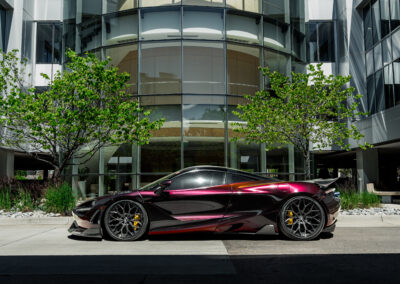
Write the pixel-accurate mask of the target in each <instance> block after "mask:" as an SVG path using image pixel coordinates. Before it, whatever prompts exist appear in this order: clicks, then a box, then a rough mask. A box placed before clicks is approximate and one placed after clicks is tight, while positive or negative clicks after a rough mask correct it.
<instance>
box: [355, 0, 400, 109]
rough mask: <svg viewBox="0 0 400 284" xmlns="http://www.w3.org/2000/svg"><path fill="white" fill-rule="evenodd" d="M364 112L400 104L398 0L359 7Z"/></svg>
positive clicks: (399, 17) (386, 0) (399, 23)
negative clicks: (361, 28) (362, 39)
mask: <svg viewBox="0 0 400 284" xmlns="http://www.w3.org/2000/svg"><path fill="white" fill-rule="evenodd" d="M363 19H364V44H365V66H366V70H365V72H366V77H367V82H366V85H367V97H368V112H369V113H370V114H374V113H377V112H380V111H383V110H385V109H388V108H392V107H394V106H395V105H399V104H400V79H399V78H400V30H399V29H398V28H397V27H398V26H399V25H400V1H398V0H375V1H371V2H369V3H368V4H367V5H366V6H365V7H364V9H363Z"/></svg>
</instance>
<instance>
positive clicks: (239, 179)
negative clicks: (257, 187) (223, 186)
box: [229, 174, 256, 183]
mask: <svg viewBox="0 0 400 284" xmlns="http://www.w3.org/2000/svg"><path fill="white" fill-rule="evenodd" d="M229 177H230V183H237V182H244V181H255V180H256V179H255V178H252V177H249V176H244V175H238V174H229Z"/></svg>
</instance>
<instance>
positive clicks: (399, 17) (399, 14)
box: [390, 0, 400, 31]
mask: <svg viewBox="0 0 400 284" xmlns="http://www.w3.org/2000/svg"><path fill="white" fill-rule="evenodd" d="M399 25H400V3H399V0H390V28H391V30H392V31H393V30H394V29H395V28H397V27H398V26H399Z"/></svg>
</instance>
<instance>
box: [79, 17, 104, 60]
mask: <svg viewBox="0 0 400 284" xmlns="http://www.w3.org/2000/svg"><path fill="white" fill-rule="evenodd" d="M78 31H79V37H80V43H81V48H80V50H81V52H85V51H88V50H91V49H94V48H97V47H99V46H100V45H101V16H96V15H89V14H86V15H85V14H84V15H82V23H80V24H79V25H78Z"/></svg>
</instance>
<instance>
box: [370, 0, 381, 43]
mask: <svg viewBox="0 0 400 284" xmlns="http://www.w3.org/2000/svg"><path fill="white" fill-rule="evenodd" d="M371 15H372V25H373V28H372V32H373V38H374V43H377V42H378V41H379V40H380V39H381V22H380V17H379V1H376V2H375V3H374V4H372V11H371Z"/></svg>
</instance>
